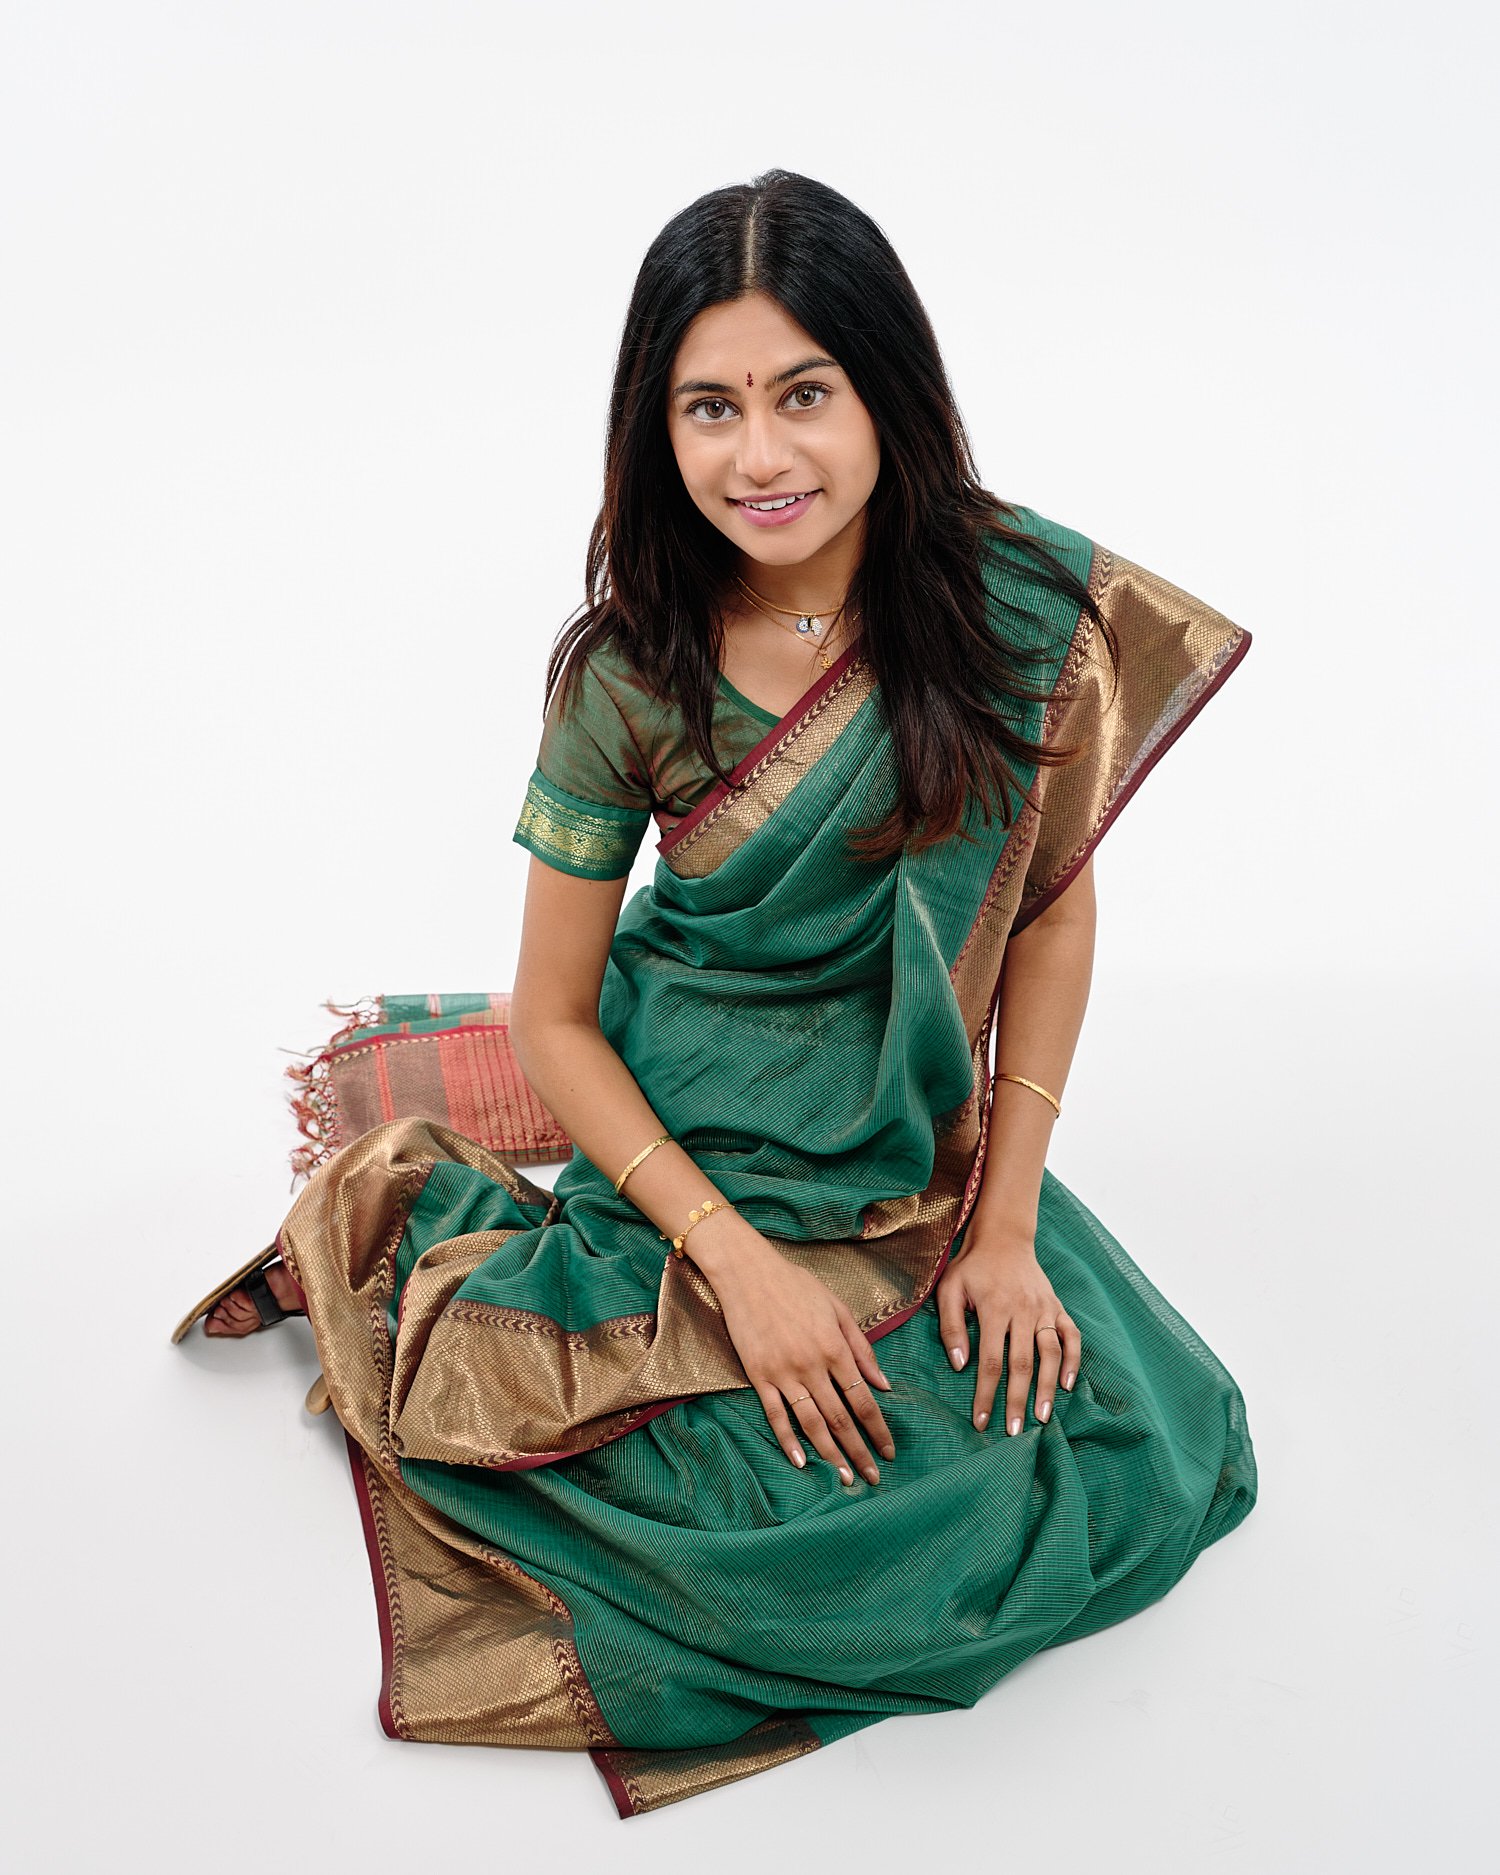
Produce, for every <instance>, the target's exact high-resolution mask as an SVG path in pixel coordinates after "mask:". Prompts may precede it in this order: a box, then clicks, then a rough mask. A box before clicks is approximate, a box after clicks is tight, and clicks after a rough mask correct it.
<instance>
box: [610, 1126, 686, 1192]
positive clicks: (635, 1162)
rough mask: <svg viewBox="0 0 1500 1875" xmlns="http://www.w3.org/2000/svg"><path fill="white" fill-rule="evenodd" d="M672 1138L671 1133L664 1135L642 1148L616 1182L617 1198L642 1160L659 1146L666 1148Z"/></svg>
mask: <svg viewBox="0 0 1500 1875" xmlns="http://www.w3.org/2000/svg"><path fill="white" fill-rule="evenodd" d="M671 1137H672V1135H671V1134H670V1133H663V1134H662V1136H661V1138H660V1139H653V1140H652V1142H651V1144H650V1145H649V1146H643V1147H642V1148H641V1150H640V1151H639V1152H638V1153H637V1154H636V1155H635V1157H634V1158H633V1159H632V1160H631V1161H630V1164H629V1165H627V1166H626V1168H625V1170H624V1171H623V1172H622V1173H621V1174H620V1176H619V1177H618V1178H617V1179H616V1180H615V1196H616V1197H619V1195H620V1193H621V1192H622V1191H623V1190H624V1188H625V1181H626V1179H627V1178H629V1177H630V1174H631V1173H632V1172H633V1171H634V1170H635V1168H636V1167H637V1166H638V1165H639V1164H640V1162H641V1160H642V1159H644V1158H646V1157H647V1156H648V1154H650V1153H653V1152H655V1151H656V1149H657V1147H658V1146H665V1145H666V1143H667V1142H668V1140H669V1139H671Z"/></svg>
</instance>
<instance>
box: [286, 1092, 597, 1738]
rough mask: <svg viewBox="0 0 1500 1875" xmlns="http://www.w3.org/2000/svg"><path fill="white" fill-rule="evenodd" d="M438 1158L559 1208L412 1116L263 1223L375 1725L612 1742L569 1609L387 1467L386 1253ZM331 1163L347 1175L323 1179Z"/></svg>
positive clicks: (389, 1276)
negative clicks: (326, 1403)
mask: <svg viewBox="0 0 1500 1875" xmlns="http://www.w3.org/2000/svg"><path fill="white" fill-rule="evenodd" d="M423 1146H426V1147H427V1150H426V1151H423V1150H421V1148H422V1147H423ZM454 1147H456V1148H457V1150H456V1151H455V1150H446V1151H445V1150H444V1148H454ZM445 1158H446V1159H449V1160H451V1159H454V1158H457V1159H459V1160H460V1161H461V1162H466V1163H475V1164H479V1165H482V1167H483V1169H484V1170H486V1171H487V1172H488V1173H489V1174H490V1175H491V1176H492V1177H495V1178H497V1179H498V1180H499V1182H500V1183H501V1184H502V1185H503V1186H504V1187H505V1189H506V1190H508V1191H509V1192H510V1193H511V1194H512V1196H513V1197H515V1198H516V1199H517V1200H518V1201H519V1200H523V1199H524V1200H525V1201H527V1202H529V1203H540V1204H542V1205H545V1206H546V1207H547V1209H548V1212H549V1215H550V1214H553V1213H555V1211H556V1209H557V1200H556V1199H555V1198H553V1197H552V1194H550V1193H547V1192H544V1191H542V1190H541V1189H540V1188H539V1187H537V1186H535V1185H533V1184H532V1183H531V1181H530V1180H529V1179H527V1178H525V1177H524V1176H523V1175H522V1174H521V1173H519V1172H517V1171H516V1170H515V1169H514V1167H512V1166H509V1165H506V1164H505V1163H504V1162H503V1161H500V1160H497V1159H496V1158H495V1157H494V1155H492V1154H490V1153H488V1152H487V1151H486V1150H485V1149H484V1148H483V1147H482V1146H479V1145H477V1144H475V1143H474V1142H473V1141H470V1140H467V1139H464V1138H463V1136H462V1135H458V1134H455V1133H453V1132H452V1131H451V1130H450V1129H448V1128H443V1127H439V1128H436V1129H434V1128H433V1126H432V1123H430V1122H426V1121H420V1120H411V1121H404V1122H396V1123H393V1124H392V1125H390V1126H385V1127H381V1128H379V1129H377V1130H376V1131H374V1132H373V1133H370V1134H367V1135H365V1136H364V1137H362V1138H361V1139H359V1140H356V1141H354V1142H352V1143H351V1145H350V1146H348V1147H346V1148H344V1149H343V1151H342V1152H341V1153H340V1154H339V1155H338V1157H337V1158H336V1159H335V1160H334V1161H331V1162H330V1164H329V1165H328V1166H325V1167H324V1168H322V1169H321V1170H320V1171H319V1172H318V1173H316V1174H315V1175H314V1176H313V1178H312V1179H311V1180H310V1182H309V1183H308V1185H307V1186H306V1188H305V1189H304V1190H303V1192H302V1193H301V1195H300V1196H299V1198H298V1200H297V1202H296V1204H295V1205H294V1206H293V1208H292V1210H291V1212H290V1213H289V1214H288V1217H287V1219H286V1222H285V1223H284V1224H283V1225H282V1228H281V1230H280V1232H278V1234H277V1247H278V1248H279V1250H280V1252H281V1255H282V1258H283V1260H284V1261H285V1263H286V1265H287V1267H288V1269H289V1270H290V1271H291V1273H292V1275H293V1276H294V1277H295V1278H296V1279H297V1280H298V1282H299V1283H300V1284H301V1285H302V1288H303V1291H304V1293H305V1295H306V1297H307V1301H308V1322H309V1325H310V1326H311V1328H312V1331H313V1336H314V1340H315V1341H316V1343H317V1347H318V1354H319V1357H320V1359H321V1360H322V1363H323V1373H324V1378H325V1380H326V1381H327V1383H328V1389H329V1396H330V1402H331V1404H332V1405H333V1408H334V1411H335V1413H336V1415H337V1417H338V1419H339V1422H340V1424H341V1425H342V1427H343V1429H344V1433H345V1437H346V1440H347V1441H348V1447H349V1456H350V1463H351V1468H352V1471H353V1476H354V1483H355V1488H356V1495H357V1498H358V1501H359V1506H360V1519H361V1524H362V1527H363V1530H364V1535H365V1542H366V1549H367V1553H368V1556H369V1561H370V1571H371V1577H372V1582H373V1586H374V1590H375V1599H376V1607H377V1613H378V1615H379V1619H380V1631H381V1651H382V1675H381V1690H380V1697H379V1703H378V1711H379V1714H380V1723H381V1726H382V1728H383V1729H384V1730H385V1731H386V1732H387V1734H388V1735H389V1736H391V1737H393V1738H401V1739H408V1740H418V1741H422V1742H428V1743H437V1744H491V1745H499V1744H504V1745H518V1746H529V1747H534V1748H538V1749H544V1750H570V1751H577V1750H588V1749H591V1748H592V1747H594V1746H596V1745H613V1744H615V1743H616V1740H615V1739H614V1736H613V1734H612V1732H611V1731H610V1728H609V1726H608V1723H607V1722H606V1720H605V1718H604V1716H603V1713H602V1712H601V1710H600V1708H599V1705H598V1701H597V1700H596V1699H595V1698H594V1695H593V1692H592V1689H591V1688H590V1686H589V1684H588V1678H587V1675H586V1674H585V1672H584V1670H583V1665H582V1662H581V1660H580V1658H579V1653H578V1647H577V1643H576V1639H575V1634H574V1624H573V1618H572V1615H571V1612H570V1611H569V1609H568V1607H567V1605H566V1604H565V1603H564V1602H563V1601H562V1600H561V1599H560V1598H559V1597H558V1596H557V1595H556V1594H555V1593H553V1591H552V1590H551V1589H549V1588H547V1587H546V1586H545V1585H544V1584H543V1583H541V1582H540V1581H538V1580H537V1578H536V1577H534V1576H532V1575H530V1574H529V1573H528V1572H527V1571H526V1570H525V1569H523V1568H522V1567H521V1565H520V1564H519V1563H518V1562H516V1561H515V1559H514V1558H513V1557H511V1556H509V1555H507V1554H506V1553H505V1552H504V1551H503V1550H501V1549H499V1548H498V1547H496V1546H495V1545H493V1544H489V1543H485V1542H483V1541H482V1540H481V1539H479V1538H478V1537H476V1536H475V1535H474V1534H473V1533H472V1532H470V1531H468V1530H466V1529H465V1528H464V1527H463V1526H462V1525H460V1524H457V1523H455V1522H453V1521H452V1519H450V1518H448V1517H446V1516H445V1515H444V1514H443V1513H442V1512H441V1511H439V1510H437V1509H436V1508H435V1507H434V1506H433V1505H431V1504H429V1503H428V1502H427V1501H426V1499H424V1498H422V1497H419V1496H418V1495H417V1493H415V1492H414V1491H412V1490H411V1489H410V1488H409V1487H408V1486H407V1485H406V1483H405V1481H404V1480H403V1478H402V1476H401V1470H400V1463H399V1457H398V1453H397V1447H396V1441H395V1439H394V1438H393V1436H392V1424H391V1413H390V1399H391V1393H392V1388H393V1383H394V1379H395V1365H396V1363H395V1352H396V1351H395V1348H394V1347H393V1344H392V1337H391V1333H390V1325H389V1324H390V1304H391V1300H392V1297H393V1295H394V1290H395V1269H396V1257H397V1254H398V1252H399V1249H400V1245H401V1242H402V1239H403V1237H404V1236H405V1233H406V1229H407V1225H408V1221H409V1218H410V1214H411V1209H412V1206H413V1205H414V1204H415V1202H416V1200H417V1198H418V1196H419V1195H420V1193H421V1191H422V1189H423V1187H424V1186H425V1184H426V1182H427V1180H428V1178H429V1177H430V1175H431V1172H432V1169H433V1167H434V1166H435V1165H436V1164H438V1163H439V1162H440V1160H443V1159H445ZM341 1166H347V1167H349V1168H350V1169H351V1171H352V1173H353V1175H354V1176H353V1182H352V1183H350V1182H349V1181H347V1180H343V1179H340V1178H339V1177H338V1176H337V1174H338V1172H339V1170H340V1167H341ZM361 1172H363V1173H364V1175H365V1176H363V1177H362V1178H361V1177H360V1176H359V1174H360V1173H361ZM331 1175H332V1176H331ZM549 1201H550V1202H549ZM460 1241H461V1240H460ZM403 1293H404V1292H403Z"/></svg>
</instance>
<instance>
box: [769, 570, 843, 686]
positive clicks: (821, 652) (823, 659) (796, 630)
mask: <svg viewBox="0 0 1500 1875" xmlns="http://www.w3.org/2000/svg"><path fill="white" fill-rule="evenodd" d="M745 590H746V591H747V592H749V588H748V587H746V589H745ZM754 597H755V596H754V594H753V593H752V594H751V601H752V603H754ZM755 609H756V611H757V612H765V613H766V617H767V618H768V619H770V621H771V623H772V624H773V625H779V626H780V627H781V629H782V630H783V631H788V632H792V633H793V634H794V635H800V634H801V633H802V626H801V624H800V623H799V624H796V625H788V624H787V622H786V620H785V619H779V618H777V617H775V615H774V614H773V613H770V612H766V608H765V607H764V606H763V605H757V606H756V608H755ZM843 611H844V608H843V607H842V606H840V607H839V609H838V611H837V612H835V613H834V615H833V616H834V619H835V620H837V619H839V618H841V617H842V616H843ZM803 616H804V617H805V614H804V615H803ZM858 619H859V614H858V613H857V612H856V613H855V614H854V615H853V617H852V618H851V620H850V623H851V624H855V623H857V622H858ZM816 624H817V626H818V629H819V631H821V630H822V629H823V621H822V620H821V619H818V620H817V621H816ZM813 649H814V650H815V651H816V652H817V654H818V662H819V663H820V664H821V665H822V666H823V669H824V670H825V671H830V670H832V669H833V659H832V658H831V657H829V655H828V652H827V650H826V649H825V648H824V646H822V645H820V644H814V646H813Z"/></svg>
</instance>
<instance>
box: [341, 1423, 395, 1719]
mask: <svg viewBox="0 0 1500 1875" xmlns="http://www.w3.org/2000/svg"><path fill="white" fill-rule="evenodd" d="M344 1440H345V1443H346V1444H347V1445H348V1448H349V1464H350V1468H351V1469H352V1471H353V1473H354V1495H355V1497H356V1498H357V1499H358V1500H359V1521H360V1527H361V1528H362V1529H363V1531H364V1533H365V1553H366V1555H367V1556H368V1558H369V1562H370V1576H371V1580H372V1581H373V1583H374V1587H375V1612H376V1614H377V1615H378V1616H379V1618H380V1699H379V1702H378V1704H377V1708H376V1709H377V1711H378V1712H379V1714H380V1729H381V1731H383V1732H384V1733H385V1735H386V1737H387V1738H397V1739H404V1738H405V1737H406V1733H405V1732H403V1731H402V1730H401V1728H400V1727H399V1726H398V1725H397V1723H396V1714H395V1710H394V1708H393V1706H392V1704H391V1684H392V1676H393V1674H394V1671H395V1660H396V1625H395V1619H394V1613H395V1611H394V1610H393V1609H392V1607H391V1588H390V1583H389V1581H388V1580H387V1579H386V1573H385V1556H384V1554H383V1553H382V1551H381V1547H380V1531H379V1529H378V1527H377V1525H376V1521H375V1506H374V1504H373V1503H372V1502H371V1499H370V1481H369V1479H368V1478H367V1477H366V1475H365V1464H366V1459H365V1454H364V1448H363V1447H362V1446H361V1445H360V1443H359V1441H358V1440H357V1439H355V1438H354V1436H353V1435H352V1434H351V1433H350V1432H349V1431H348V1429H347V1428H346V1429H345V1431H344Z"/></svg>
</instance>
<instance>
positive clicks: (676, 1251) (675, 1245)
mask: <svg viewBox="0 0 1500 1875" xmlns="http://www.w3.org/2000/svg"><path fill="white" fill-rule="evenodd" d="M733 1209H734V1206H733V1205H732V1204H728V1203H720V1201H719V1200H718V1199H717V1198H705V1199H704V1200H703V1202H702V1204H701V1205H699V1206H698V1207H697V1208H696V1209H695V1210H692V1211H689V1212H688V1221H687V1223H686V1224H685V1225H684V1226H683V1228H682V1231H681V1232H680V1234H679V1235H678V1236H676V1237H668V1235H667V1233H666V1232H665V1231H664V1230H659V1231H658V1232H657V1233H656V1234H657V1236H658V1237H660V1238H661V1240H662V1242H663V1243H670V1244H671V1246H672V1248H671V1251H670V1253H669V1254H670V1255H672V1256H674V1257H680V1256H683V1255H685V1254H686V1253H685V1252H684V1250H683V1248H682V1240H683V1238H684V1237H686V1236H687V1234H688V1232H689V1231H690V1230H691V1229H692V1228H693V1226H694V1225H695V1224H701V1223H702V1222H703V1220H704V1218H706V1217H711V1216H712V1215H713V1213H714V1212H715V1211H732V1210H733Z"/></svg>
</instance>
